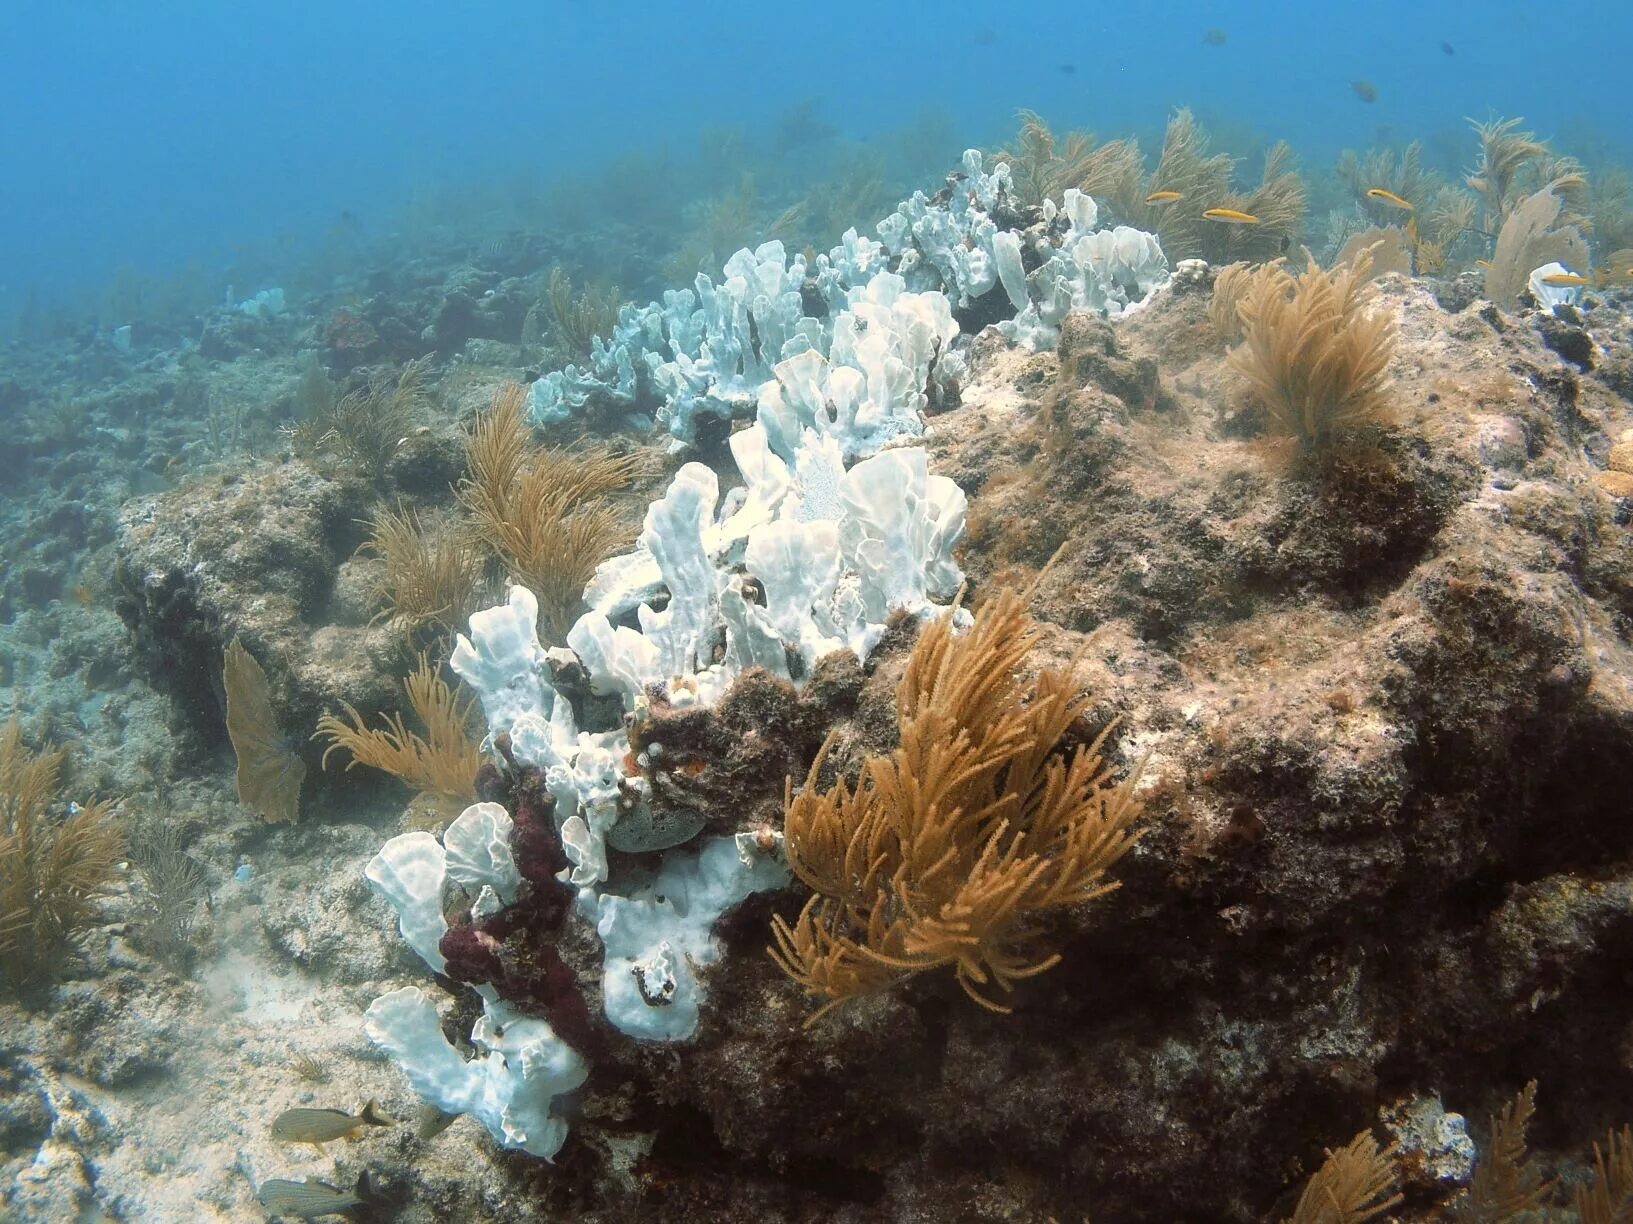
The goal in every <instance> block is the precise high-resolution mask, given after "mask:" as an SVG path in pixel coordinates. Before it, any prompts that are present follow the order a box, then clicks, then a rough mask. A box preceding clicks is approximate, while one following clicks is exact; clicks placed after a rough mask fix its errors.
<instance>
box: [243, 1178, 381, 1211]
mask: <svg viewBox="0 0 1633 1224" xmlns="http://www.w3.org/2000/svg"><path fill="white" fill-rule="evenodd" d="M371 1194H372V1190H371V1187H370V1186H369V1174H368V1170H367V1169H365V1170H364V1171H363V1173H362V1175H361V1176H359V1177H358V1179H357V1188H356V1189H355V1190H342V1189H340V1188H339V1187H337V1186H331V1185H330V1184H329V1183H328V1182H321V1181H291V1180H290V1179H289V1178H286V1177H274V1178H270V1179H268V1180H267V1181H264V1182H262V1183H261V1188H260V1189H259V1190H257V1191H256V1192H255V1197H256V1198H257V1199H258V1200H259V1201H260V1204H261V1206H263V1207H265V1208H266V1209H267V1213H268V1214H269V1215H272V1216H292V1217H294V1218H295V1219H297V1220H315V1219H317V1218H318V1217H319V1216H326V1215H341V1214H344V1213H346V1212H348V1211H351V1210H353V1209H354V1208H357V1207H362V1206H365V1205H366V1204H367V1203H368V1201H369V1199H370V1197H371Z"/></svg>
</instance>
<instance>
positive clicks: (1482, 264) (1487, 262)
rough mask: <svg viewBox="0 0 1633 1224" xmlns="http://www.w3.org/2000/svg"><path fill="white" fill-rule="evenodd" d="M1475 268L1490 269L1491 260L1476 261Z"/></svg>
mask: <svg viewBox="0 0 1633 1224" xmlns="http://www.w3.org/2000/svg"><path fill="white" fill-rule="evenodd" d="M1474 266H1475V267H1476V268H1489V267H1491V260H1489V259H1476V260H1475V261H1474Z"/></svg>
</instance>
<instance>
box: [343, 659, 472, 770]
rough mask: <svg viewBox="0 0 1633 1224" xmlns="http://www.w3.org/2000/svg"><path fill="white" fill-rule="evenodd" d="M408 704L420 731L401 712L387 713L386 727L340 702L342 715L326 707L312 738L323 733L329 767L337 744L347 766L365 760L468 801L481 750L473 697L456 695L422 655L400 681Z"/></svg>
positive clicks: (370, 764)
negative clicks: (474, 736)
mask: <svg viewBox="0 0 1633 1224" xmlns="http://www.w3.org/2000/svg"><path fill="white" fill-rule="evenodd" d="M403 690H404V692H406V693H407V695H408V704H409V707H410V708H411V709H412V710H413V711H414V714H415V716H416V717H418V719H419V720H420V724H421V725H422V726H423V727H424V728H425V734H424V735H423V736H422V735H420V734H418V733H417V732H414V731H410V730H409V729H408V726H407V724H406V723H404V721H403V716H402V715H401V714H400V713H393V714H389V715H387V716H386V717H385V719H384V721H385V726H384V727H370V726H368V725H367V724H366V723H365V722H364V721H363V717H362V715H360V714H359V713H358V712H357V710H356V709H355V708H353V707H352V706H351V705H350V704H349V703H345V702H343V703H342V706H343V707H344V709H345V711H346V717H345V718H340V717H339V716H337V715H335V714H329V713H325V714H324V715H323V717H322V718H320V719H319V720H318V725H317V730H316V731H315V732H314V733H313V735H312V738H313V739H326V740H328V742H329V746H328V747H327V748H326V749H324V752H323V764H324V767H325V768H327V767H328V764H329V755H330V753H332V752H334V751H335V750H336V749H344V750H345V751H346V752H348V753H350V754H351V758H352V759H351V760H350V761H348V762H347V764H346V768H347V769H351V768H352V766H354V765H367V766H370V767H371V768H374V769H382V770H384V771H385V772H386V773H389V774H394V775H396V776H397V777H398V778H401V779H402V780H403V781H404V782H406V783H408V785H409V786H411V787H413V788H414V789H415V790H416V791H419V792H422V793H430V794H435V795H441V796H443V797H444V798H447V799H452V800H457V801H462V802H472V801H474V800H475V798H476V772H477V770H478V769H480V768H481V767H482V752H481V749H480V748H479V747H478V746H477V744H476V741H475V740H473V739H472V738H471V735H470V722H471V709H472V704H473V703H472V701H471V699H470V698H464V699H461V698H460V697H458V696H457V695H455V693H454V691H453V690H452V689H451V688H450V687H449V686H448V684H447V683H446V682H445V681H444V680H443V679H442V677H441V676H440V675H438V674H437V669H436V668H435V667H433V666H432V665H431V661H430V659H429V658H427V657H426V656H425V655H423V654H422V655H420V661H419V666H418V667H416V668H415V669H414V671H413V673H412V674H411V675H409V676H408V677H407V678H406V679H405V680H404V681H403Z"/></svg>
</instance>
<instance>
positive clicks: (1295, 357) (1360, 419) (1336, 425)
mask: <svg viewBox="0 0 1633 1224" xmlns="http://www.w3.org/2000/svg"><path fill="white" fill-rule="evenodd" d="M1253 277H1254V279H1253V282H1252V283H1251V284H1250V285H1248V286H1247V287H1246V288H1245V289H1244V290H1243V291H1242V293H1241V295H1240V297H1239V298H1238V299H1237V315H1238V317H1239V318H1240V320H1241V324H1242V343H1241V344H1240V345H1238V346H1237V347H1236V348H1234V349H1232V350H1231V351H1230V357H1229V361H1230V364H1231V367H1232V368H1233V369H1235V370H1236V371H1238V372H1239V373H1241V374H1242V375H1244V376H1245V377H1246V378H1247V380H1248V381H1249V382H1250V383H1251V384H1252V385H1253V390H1254V392H1255V393H1256V395H1257V398H1258V400H1259V402H1260V404H1261V405H1262V406H1263V408H1264V411H1265V415H1266V419H1267V424H1268V426H1269V430H1270V432H1271V433H1272V434H1275V435H1278V436H1281V437H1287V438H1294V439H1296V440H1297V441H1298V442H1299V443H1300V444H1302V445H1303V446H1305V447H1308V448H1320V447H1324V446H1326V445H1328V444H1330V443H1331V442H1332V441H1333V440H1334V439H1335V438H1337V437H1338V436H1339V435H1341V434H1343V433H1345V432H1347V431H1349V430H1353V429H1355V428H1356V427H1358V426H1361V425H1366V424H1372V423H1377V422H1380V421H1383V420H1386V419H1387V418H1388V416H1389V409H1390V400H1389V373H1388V371H1389V361H1390V358H1391V357H1392V356H1393V355H1394V352H1395V328H1394V324H1393V322H1392V320H1391V319H1390V318H1389V316H1388V315H1387V314H1385V313H1384V312H1383V311H1382V310H1380V309H1378V307H1377V296H1378V295H1377V291H1376V289H1375V288H1373V286H1372V283H1371V279H1372V255H1371V252H1369V251H1366V252H1361V253H1360V254H1358V255H1356V256H1354V257H1353V258H1352V259H1350V260H1349V261H1348V262H1345V263H1342V264H1339V265H1338V266H1337V267H1335V268H1333V269H1332V270H1331V271H1323V270H1322V269H1321V268H1319V267H1317V266H1316V265H1314V264H1313V263H1312V264H1311V266H1310V267H1309V268H1307V269H1306V270H1305V271H1304V272H1302V273H1300V274H1299V275H1298V276H1294V275H1293V274H1292V273H1290V272H1288V271H1287V270H1286V269H1284V268H1283V267H1281V266H1280V265H1279V264H1267V265H1266V266H1264V267H1263V268H1260V269H1258V270H1257V271H1256V272H1255V273H1253Z"/></svg>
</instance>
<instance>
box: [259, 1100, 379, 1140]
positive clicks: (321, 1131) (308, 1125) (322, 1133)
mask: <svg viewBox="0 0 1633 1224" xmlns="http://www.w3.org/2000/svg"><path fill="white" fill-rule="evenodd" d="M396 1124H397V1119H395V1118H390V1117H387V1116H386V1115H385V1113H384V1112H382V1111H381V1109H380V1107H379V1106H378V1105H377V1104H375V1103H374V1102H373V1101H370V1102H369V1103H368V1104H367V1105H365V1106H363V1109H362V1112H361V1113H355V1114H349V1113H347V1112H346V1111H345V1110H344V1109H286V1110H284V1111H283V1112H282V1113H281V1114H279V1115H278V1116H277V1117H276V1118H274V1119H272V1137H273V1138H274V1139H282V1140H284V1141H285V1142H286V1143H310V1144H313V1145H314V1146H321V1145H322V1144H325V1143H328V1142H329V1141H330V1140H332V1139H343V1138H345V1137H346V1136H348V1135H354V1134H356V1133H357V1132H358V1131H360V1130H361V1129H362V1128H363V1127H365V1126H395V1125H396Z"/></svg>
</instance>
